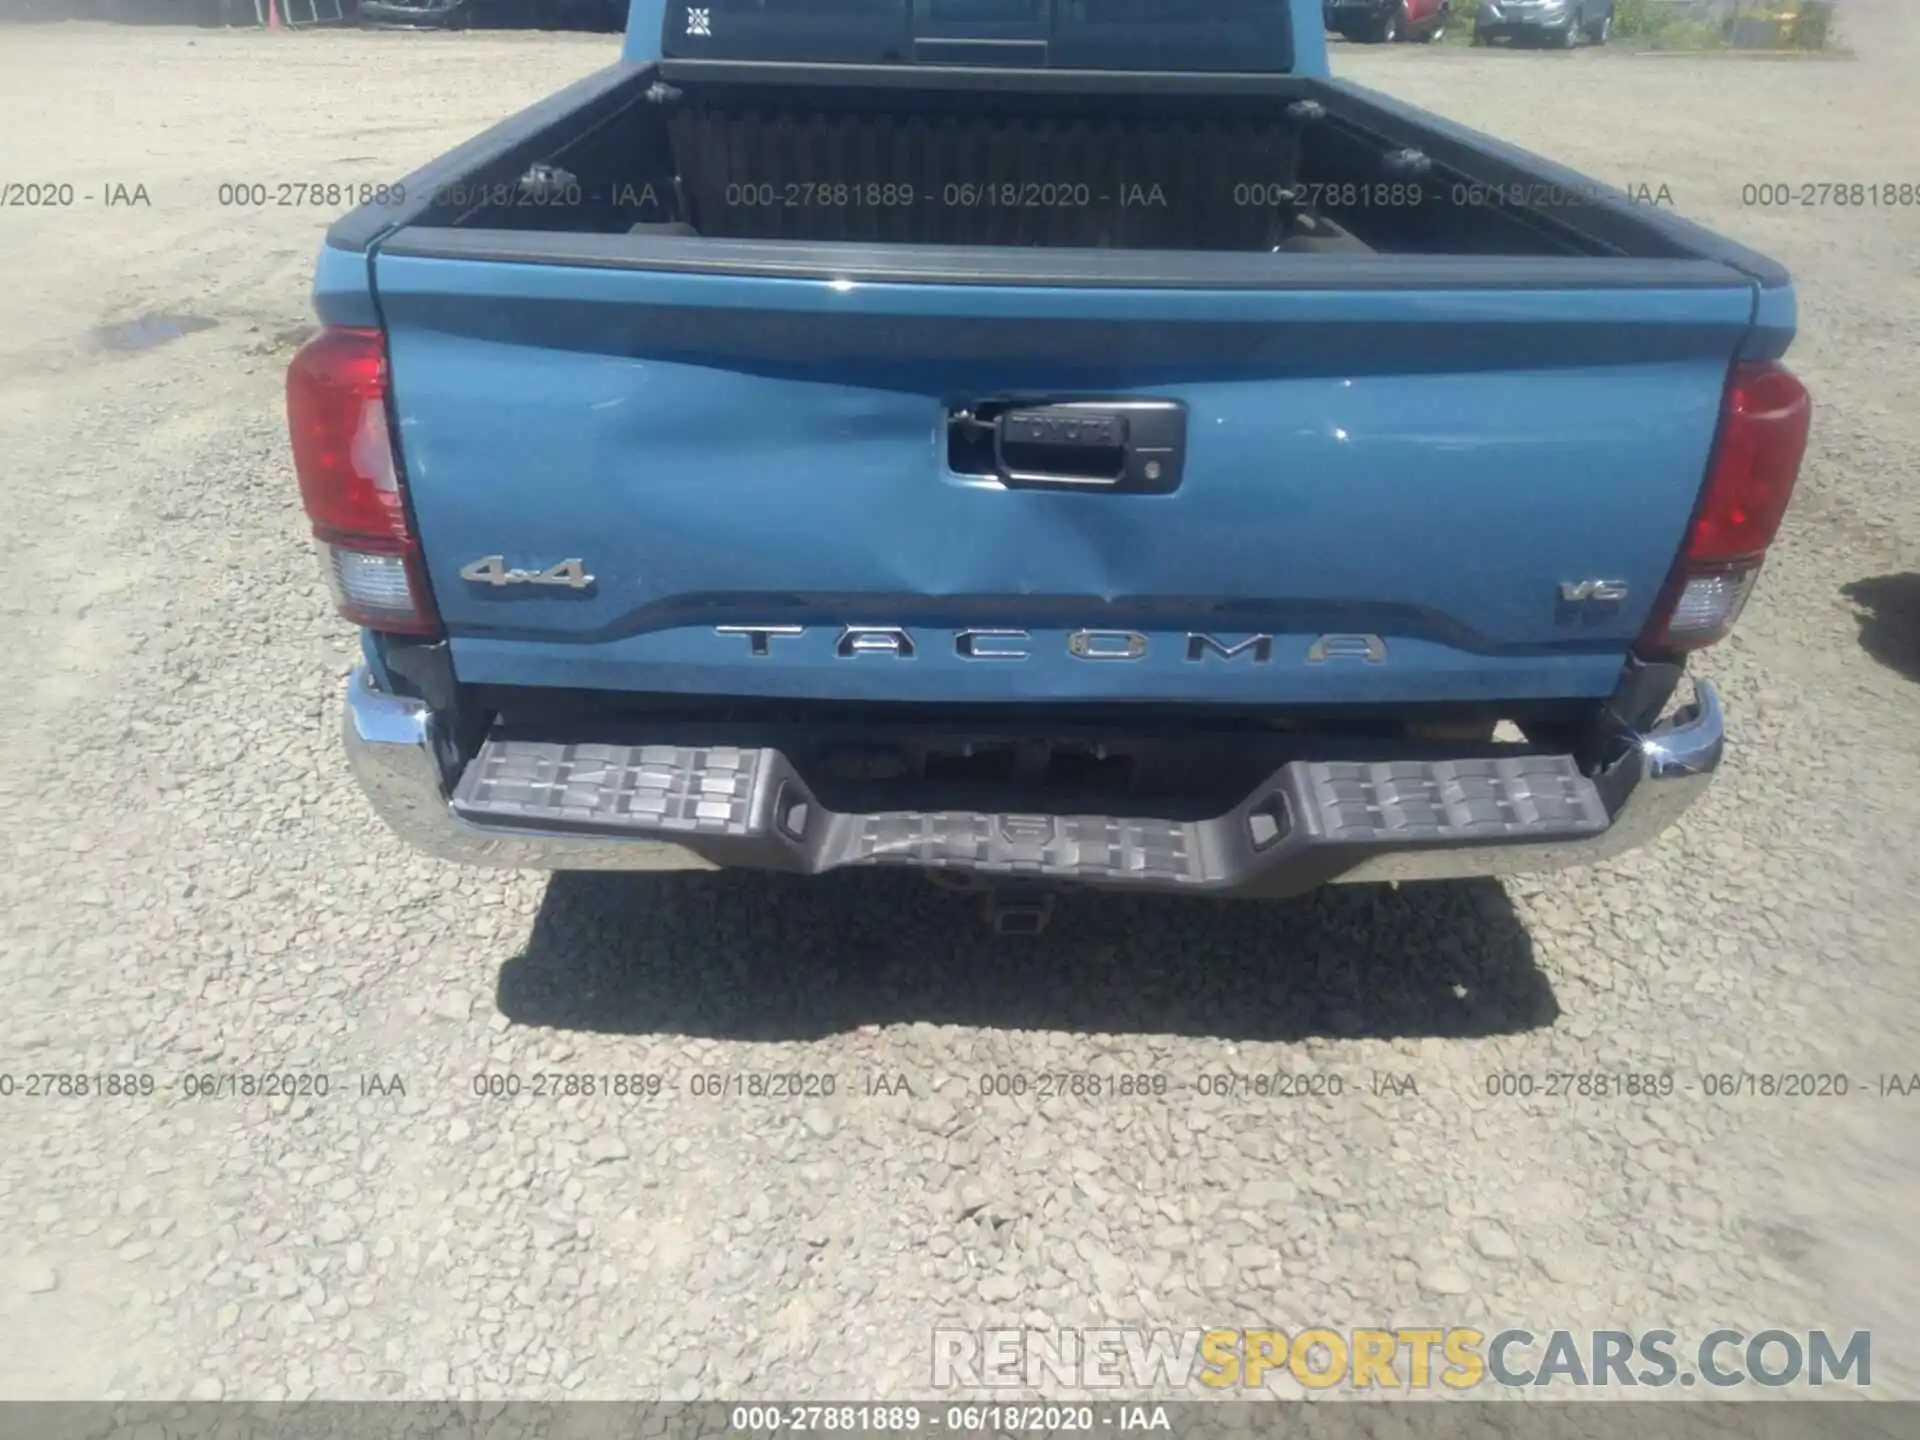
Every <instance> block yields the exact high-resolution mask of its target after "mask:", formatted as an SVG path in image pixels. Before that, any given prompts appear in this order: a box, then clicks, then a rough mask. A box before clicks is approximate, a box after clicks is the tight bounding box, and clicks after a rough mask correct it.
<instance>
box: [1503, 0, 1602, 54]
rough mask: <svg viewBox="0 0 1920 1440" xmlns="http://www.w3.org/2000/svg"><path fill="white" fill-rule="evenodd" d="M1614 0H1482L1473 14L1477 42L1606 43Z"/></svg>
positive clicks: (1566, 47)
mask: <svg viewBox="0 0 1920 1440" xmlns="http://www.w3.org/2000/svg"><path fill="white" fill-rule="evenodd" d="M1613 5H1614V0H1480V8H1479V10H1478V11H1476V12H1475V14H1474V17H1473V43H1474V44H1476V45H1491V44H1493V43H1494V42H1495V41H1496V40H1528V41H1531V42H1533V43H1534V44H1544V45H1554V46H1557V47H1559V48H1560V49H1562V50H1572V49H1574V48H1576V47H1577V46H1578V45H1579V44H1580V42H1581V41H1582V40H1591V41H1592V42H1593V43H1594V44H1595V45H1604V44H1606V43H1607V41H1608V40H1609V39H1611V38H1612V37H1613Z"/></svg>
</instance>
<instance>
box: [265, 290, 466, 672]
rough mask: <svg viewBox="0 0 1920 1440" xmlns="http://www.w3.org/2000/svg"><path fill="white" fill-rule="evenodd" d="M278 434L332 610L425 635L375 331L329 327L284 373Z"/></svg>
mask: <svg viewBox="0 0 1920 1440" xmlns="http://www.w3.org/2000/svg"><path fill="white" fill-rule="evenodd" d="M287 428H288V431H289V433H290V434H291V436H292V439H293V465H294V470H295V471H296V472H297V473H298V474H299V477H300V500H301V503H302V504H304V505H305V506H306V511H307V517H308V518H309V519H310V520H311V521H312V522H313V535H314V539H315V540H317V541H318V542H319V543H320V549H321V558H322V563H323V565H324V566H325V568H326V572H327V581H328V584H329V585H330V586H331V587H332V589H333V593H334V599H335V601H336V603H337V604H338V605H339V607H340V613H341V614H342V615H344V616H346V617H347V618H348V619H349V620H352V621H353V622H355V623H356V624H359V625H365V626H367V627H369V628H370V629H374V630H386V631H393V632H397V633H401V634H409V635H434V634H438V633H439V631H440V619H439V616H438V615H437V614H436V613H435V611H434V607H433V594H432V592H431V591H430V590H429V589H428V588H427V583H426V572H425V569H424V567H423V566H422V565H421V563H420V547H419V545H418V544H417V543H416V541H415V538H414V535H413V530H412V527H411V524H410V522H409V520H408V518H407V497H406V489H405V487H404V486H403V485H402V483H401V480H400V472H399V469H398V468H397V466H396V464H395V461H394V454H393V443H392V440H391V438H390V437H389V435H388V433H387V351H386V342H385V340H384V339H383V338H382V336H381V334H380V332H379V331H378V330H357V329H347V328H344V327H333V326H330V327H328V328H327V329H325V330H322V331H321V332H320V333H319V334H318V335H316V336H314V337H313V339H311V340H309V341H308V342H307V343H306V344H305V345H303V346H301V347H300V349H299V351H298V353H296V354H295V355H294V357H293V362H292V363H291V364H290V365H289V366H288V367H287Z"/></svg>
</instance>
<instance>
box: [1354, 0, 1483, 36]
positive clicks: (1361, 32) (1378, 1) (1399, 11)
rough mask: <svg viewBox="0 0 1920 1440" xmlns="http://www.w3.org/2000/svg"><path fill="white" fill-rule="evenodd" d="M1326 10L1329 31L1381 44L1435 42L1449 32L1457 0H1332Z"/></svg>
mask: <svg viewBox="0 0 1920 1440" xmlns="http://www.w3.org/2000/svg"><path fill="white" fill-rule="evenodd" d="M1324 13H1325V18H1326V22H1327V33H1328V34H1329V35H1340V36H1344V37H1345V38H1346V39H1348V40H1371V41H1375V42H1377V43H1380V44H1392V43H1393V42H1394V41H1396V40H1424V41H1428V42H1432V41H1435V40H1438V39H1440V38H1441V37H1442V36H1443V35H1445V34H1446V33H1447V21H1448V19H1449V18H1450V17H1451V15H1452V14H1453V4H1452V0H1328V3H1327V5H1326V8H1325V12H1324Z"/></svg>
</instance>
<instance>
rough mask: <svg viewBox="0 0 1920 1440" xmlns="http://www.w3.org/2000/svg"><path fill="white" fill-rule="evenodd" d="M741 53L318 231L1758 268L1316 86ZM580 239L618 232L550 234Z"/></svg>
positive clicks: (1568, 180)
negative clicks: (756, 61)
mask: <svg viewBox="0 0 1920 1440" xmlns="http://www.w3.org/2000/svg"><path fill="white" fill-rule="evenodd" d="M758 68H760V67H755V66H752V65H727V64H705V65H703V64H699V63H694V62H678V63H676V62H672V61H666V62H655V63H651V64H630V63H623V64H621V65H617V66H614V67H612V68H611V69H609V70H607V71H605V72H603V73H601V74H600V75H597V76H593V77H589V79H588V80H586V81H583V82H581V83H580V84H579V85H576V86H574V87H572V88H571V89H570V90H569V91H566V92H562V94H561V95H558V96H555V97H553V99H552V100H550V101H547V102H544V103H543V104H541V105H539V106H536V107H534V108H533V109H532V110H529V111H527V112H525V113H524V114H522V115H520V116H517V117H515V118H514V119H513V120H511V121H508V122H507V123H505V124H503V125H502V126H499V127H497V128H496V129H495V130H493V131H491V132H489V133H488V134H487V135H484V136H482V137H480V138H479V139H478V140H476V141H474V142H472V143H471V144H469V145H468V146H464V147H462V148H461V149H460V150H457V151H455V152H453V153H452V154H450V155H448V156H446V157H444V158H443V159H442V160H440V161H438V162H435V163H434V164H433V165H431V166H429V167H427V168H426V169H425V170H423V171H421V172H419V173H418V174H416V175H414V176H410V177H408V179H407V181H406V183H405V194H406V197H407V198H406V200H405V202H404V203H403V204H402V205H400V206H398V207H379V208H373V209H369V210H368V211H365V212H356V214H355V215H353V216H349V217H348V218H347V219H346V220H345V221H343V222H342V223H341V225H340V226H339V227H337V229H336V232H335V239H336V241H349V242H351V241H354V240H360V241H364V240H365V239H368V238H371V236H372V235H373V234H376V233H379V232H381V231H391V230H392V229H393V228H394V226H396V225H405V226H407V227H408V228H409V229H410V230H414V231H421V230H425V231H431V232H435V233H434V234H433V235H432V236H427V235H420V234H415V235H411V236H409V237H408V238H409V240H410V241H412V242H413V243H415V244H420V243H425V242H427V241H428V240H432V241H437V242H438V243H441V244H451V245H452V247H453V248H452V250H451V251H450V252H449V253H472V246H471V242H470V241H452V240H450V238H449V237H447V236H445V235H444V234H441V233H438V232H443V231H447V230H453V231H457V232H463V235H465V236H471V235H473V234H475V233H483V234H486V235H489V236H494V237H502V238H501V239H499V240H498V241H497V242H496V243H495V244H494V245H493V246H492V249H493V250H494V251H495V252H497V253H501V254H506V253H511V254H512V255H514V256H515V257H516V258H527V259H534V260H537V259H539V258H541V256H542V255H543V254H545V255H550V256H552V257H553V258H556V259H558V258H562V257H566V258H572V257H577V256H578V255H580V254H582V253H594V254H600V255H605V256H608V257H610V258H611V259H615V260H616V261H621V262H624V263H645V261H646V260H647V258H648V257H652V256H656V255H657V256H660V257H661V258H662V259H663V260H664V261H665V262H666V263H671V264H682V263H685V264H694V265H699V266H702V267H703V268H709V267H711V266H713V265H715V264H722V265H739V266H743V267H747V268H757V269H761V270H765V269H766V268H767V267H769V266H773V267H776V268H777V267H778V266H779V264H780V260H781V257H780V256H779V254H778V252H777V251H776V250H774V249H770V248H766V247H762V246H756V247H753V248H752V249H749V250H741V249H739V248H737V247H730V246H729V244H728V242H736V241H755V242H763V241H771V242H784V243H785V244H787V245H789V246H794V247H806V248H805V250H804V251H799V250H796V251H794V252H792V253H790V254H789V255H788V256H787V257H786V259H787V260H788V261H794V260H799V261H802V262H803V263H804V264H806V265H809V266H816V267H817V265H818V263H819V262H820V261H821V260H823V259H828V258H837V259H839V260H841V261H843V262H844V261H847V260H850V259H853V258H855V257H854V255H853V253H852V252H850V251H849V252H842V253H840V254H839V255H837V256H833V257H829V256H823V255H821V254H820V253H819V252H817V251H815V250H814V249H813V248H812V247H817V246H823V245H824V246H860V247H866V248H867V249H868V250H869V252H870V253H869V256H868V258H869V259H871V260H872V261H873V262H874V263H881V261H882V255H881V254H880V253H879V252H882V251H886V250H894V249H901V248H907V249H923V250H926V251H929V252H934V251H942V250H950V249H955V248H961V249H965V248H983V249H986V248H997V249H1014V250H1026V251H1029V252H1033V253H1031V254H1030V255H1029V257H1028V262H1029V263H1037V264H1038V266H1039V267H1040V268H1041V269H1042V270H1043V271H1044V273H1045V274H1046V275H1047V276H1048V277H1049V279H1048V281H1047V283H1056V282H1057V278H1058V277H1060V276H1062V275H1065V274H1069V273H1072V272H1073V271H1074V270H1075V269H1076V268H1078V269H1079V270H1081V271H1083V272H1084V273H1085V274H1087V275H1088V276H1089V277H1090V278H1098V277H1099V276H1101V275H1102V274H1105V273H1109V272H1110V267H1111V262H1110V257H1111V256H1112V255H1113V254H1114V253H1116V252H1119V253H1131V252H1146V251H1152V252H1158V253H1161V254H1162V255H1163V256H1174V255H1188V256H1205V257H1207V258H1208V260H1210V261H1217V260H1218V259H1220V258H1221V257H1223V256H1225V255H1234V254H1238V255H1246V256H1261V257H1266V256H1274V255H1286V256H1291V255H1298V254H1313V255H1324V256H1329V257H1344V258H1345V259H1347V260H1349V261H1351V260H1354V259H1357V258H1363V257H1367V256H1376V255H1390V256H1410V257H1411V256H1420V257H1486V258H1490V259H1491V258H1500V259H1513V258H1572V257H1588V258H1594V259H1614V260H1623V259H1624V260H1641V261H1660V262H1686V261H1698V260H1711V261H1717V262H1721V263H1732V264H1735V265H1736V266H1748V267H1758V268H1757V269H1755V270H1752V271H1750V273H1753V274H1755V277H1756V278H1761V279H1767V278H1770V277H1774V276H1776V275H1777V271H1776V269H1775V267H1772V266H1771V265H1770V264H1769V262H1766V261H1765V260H1763V259H1762V258H1761V257H1759V256H1755V255H1751V254H1749V253H1747V252H1743V251H1740V250H1739V249H1738V247H1733V246H1729V245H1728V244H1727V243H1726V242H1724V241H1722V240H1720V239H1719V238H1718V237H1716V236H1713V235H1711V234H1709V233H1708V232H1705V231H1702V230H1699V229H1697V228H1696V227H1693V226H1690V225H1688V224H1686V223H1685V222H1684V221H1680V220H1679V219H1678V218H1677V217H1675V216H1673V215H1672V214H1671V213H1669V212H1663V211H1658V210H1655V209H1654V208H1653V207H1652V206H1650V205H1641V204H1635V203H1632V202H1631V201H1630V200H1629V198H1628V197H1627V196H1626V195H1625V194H1624V193H1622V192H1619V191H1617V190H1615V189H1613V188H1612V187H1609V186H1604V185H1601V184H1598V183H1596V182H1594V181H1592V180H1590V179H1587V178H1586V177H1583V176H1580V175H1576V174H1574V173H1572V172H1569V171H1565V170H1562V169H1560V168H1559V167H1557V166H1554V165H1551V164H1550V163H1548V162H1546V161H1543V160H1540V159H1538V158H1537V157H1532V156H1527V155H1524V154H1523V153H1522V152H1518V151H1515V150H1513V149H1512V148H1511V147H1508V146H1505V145H1502V144H1500V143H1499V142H1497V141H1493V140H1491V139H1489V138H1487V137H1484V136H1479V135H1476V134H1474V133H1473V132H1471V131H1466V130H1463V129H1461V128H1459V127H1455V126H1452V125H1449V124H1447V123H1446V122H1443V121H1438V120H1437V118H1436V117H1433V116H1429V115H1424V114H1422V113H1420V112H1418V111H1414V110H1411V109H1409V108H1408V107H1404V106H1401V105H1399V104H1397V103H1396V102H1393V101H1391V100H1389V99H1388V98H1387V97H1385V96H1381V95H1377V94H1374V93H1372V92H1369V91H1366V90H1364V89H1362V88H1361V87H1358V86H1354V85H1350V84H1344V83H1341V82H1338V81H1332V80H1321V79H1308V78H1296V77H1289V76H1271V77H1240V78H1239V79H1238V81H1237V82H1235V81H1234V79H1233V77H1224V78H1223V77H1214V78H1210V79H1209V80H1208V82H1207V84H1206V85H1205V87H1204V88H1198V89H1196V88H1195V87H1193V86H1191V85H1181V84H1178V83H1174V82H1175V80H1177V78H1178V77H1165V76H1155V75H1126V76H1120V75H1114V76H1105V77H1098V79H1097V83H1096V82H1094V81H1090V80H1089V78H1088V77H1084V76H1067V75H1061V74H1057V73H1049V72H1038V73H1034V74H1030V75H1021V76H1019V77H1017V78H1016V79H1014V80H1010V79H1009V78H1008V77H1005V76H996V75H994V74H993V73H992V72H986V73H982V72H977V71H973V70H967V69H955V70H952V71H941V70H938V69H933V70H929V69H926V68H921V69H916V70H912V71H907V72H902V71H899V70H897V69H896V70H890V71H887V70H882V68H881V67H875V70H874V71H873V72H862V71H861V70H860V67H848V66H821V67H815V68H814V69H811V70H806V71H803V72H801V74H802V76H803V77H804V78H796V77H795V75H794V73H793V72H794V70H795V67H778V68H779V69H781V70H782V71H783V72H784V74H783V78H781V79H779V80H775V79H773V78H771V77H770V76H769V75H766V74H756V73H754V72H755V71H756V69H758ZM507 236H511V237H514V239H513V240H512V241H511V242H508V241H506V240H505V239H504V237H507ZM582 236H593V237H608V238H618V239H619V240H620V242H621V243H620V244H618V245H616V246H611V247H608V246H599V245H595V246H591V247H587V250H586V251H583V250H582V248H581V247H579V246H577V245H572V244H569V243H568V238H567V237H582ZM689 240H697V241H701V242H706V243H705V244H704V245H689V244H686V243H684V242H686V241H689ZM663 245H664V247H665V248H659V247H661V246H663ZM549 247H550V248H549ZM1049 250H1070V251H1077V252H1081V253H1080V254H1078V255H1076V256H1075V257H1074V258H1073V260H1072V261H1067V260H1063V259H1062V258H1061V257H1057V256H1046V257H1045V258H1044V259H1041V258H1040V256H1041V254H1042V253H1043V252H1045V251H1049ZM703 257H704V258H703ZM912 258H914V257H911V256H906V255H894V256H891V257H887V268H889V269H891V270H892V271H893V272H894V273H902V267H903V266H905V265H906V264H907V263H908V262H909V261H910V260H911V259H912ZM922 258H924V259H926V260H927V261H928V263H929V264H930V265H933V266H935V267H936V268H938V266H939V263H940V262H939V260H938V259H937V257H936V256H935V255H933V254H931V253H930V254H928V255H926V256H924V257H922ZM983 258H984V257H983ZM987 263H988V264H989V265H990V270H991V273H994V274H999V273H1002V272H1008V271H1017V269H1018V268H1019V262H1018V261H1017V260H1015V259H1012V258H1011V257H1007V256H1000V257H994V258H993V259H991V260H990V261H987ZM948 268H951V267H950V266H949V267H948ZM1160 268H1162V269H1164V270H1167V271H1169V272H1170V273H1172V272H1178V271H1179V270H1180V269H1181V266H1180V265H1179V264H1178V263H1176V262H1170V261H1164V260H1163V262H1162V265H1161V267H1160ZM1123 269H1124V270H1125V271H1126V273H1138V267H1137V266H1126V267H1123ZM1761 272H1764V274H1763V273H1761ZM1228 273H1230V274H1233V275H1257V274H1260V273H1262V272H1261V269H1260V267H1258V266H1256V267H1253V268H1251V269H1248V268H1247V267H1237V268H1236V269H1234V270H1233V271H1230V272H1228ZM1266 273H1271V274H1280V273H1284V272H1282V271H1277V270H1271V269H1270V270H1268V271H1267V272H1266ZM1588 273H1589V274H1593V273H1596V272H1588ZM1669 273H1670V274H1672V275H1674V276H1676V277H1677V276H1678V275H1680V274H1681V273H1682V272H1669ZM1780 278H1781V279H1783V278H1784V277H1780Z"/></svg>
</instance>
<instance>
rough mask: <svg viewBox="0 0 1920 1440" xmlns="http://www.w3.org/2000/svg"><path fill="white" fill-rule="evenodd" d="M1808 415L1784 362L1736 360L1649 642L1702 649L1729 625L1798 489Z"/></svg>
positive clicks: (1647, 645)
mask: <svg viewBox="0 0 1920 1440" xmlns="http://www.w3.org/2000/svg"><path fill="white" fill-rule="evenodd" d="M1812 419H1813V401H1812V398H1811V397H1810V396H1809V395H1808V394H1807V389H1806V387H1805V386H1804V385H1802V384H1801V383H1800V382H1799V380H1798V379H1796V378H1795V377H1794V375H1793V372H1792V371H1790V370H1788V369H1787V368H1786V367H1785V366H1784V365H1780V364H1778V363H1776V362H1774V361H1771V360H1767V361H1757V362H1752V363H1746V364H1740V365H1736V366H1735V367H1734V369H1733V374H1732V376H1731V377H1730V378H1729V379H1728V382H1727V394H1726V399H1725V402H1724V404H1723V406H1722V409H1721V414H1720V434H1719V438H1718V440H1717V442H1716V444H1715V446H1714V453H1713V463H1712V465H1711V466H1710V467H1709V469H1708V471H1707V480H1706V484H1705V485H1704V486H1702V487H1701V491H1700V500H1699V503H1698V505H1696V506H1695V508H1694V514H1693V522H1692V525H1691V526H1690V528H1689V529H1688V532H1687V543H1686V546H1685V548H1684V549H1683V550H1682V551H1681V554H1680V559H1679V563H1678V564H1677V565H1675V567H1674V571H1673V575H1672V577H1671V578H1670V579H1669V580H1668V582H1667V586H1666V589H1665V590H1664V591H1663V592H1662V594H1661V597H1660V602H1659V604H1658V605H1657V606H1656V607H1655V608H1654V613H1653V617H1652V619H1651V621H1650V622H1649V623H1648V626H1647V631H1646V634H1645V635H1644V636H1643V637H1642V639H1641V648H1642V649H1643V650H1649V651H1672V650H1697V649H1700V648H1701V647H1703V646H1706V645H1711V644H1713V643H1714V642H1715V641H1718V640H1721V639H1724V638H1725V637H1726V635H1727V632H1728V631H1730V630H1731V629H1732V628H1733V624H1734V621H1736V620H1738V619H1739V618H1740V611H1741V609H1742V608H1743V607H1744V606H1745V605H1746V602H1747V596H1748V595H1749V594H1750V593H1752V590H1753V583H1754V581H1755V579H1756V578H1757V577H1758V575H1759V572H1760V567H1761V565H1762V564H1763V563H1764V562H1765V560H1766V553H1767V547H1768V546H1769V545H1771V544H1772V543H1773V538H1774V536H1775V535H1777V534H1778V533H1779V531H1780V522H1781V520H1782V519H1783V518H1784V517H1785V515H1786V513H1787V502H1788V501H1789V500H1791V499H1792V498H1793V485H1794V481H1795V480H1797V479H1798V478H1799V476H1800V462H1801V460H1802V459H1803V458H1804V457H1805V455H1806V452H1807V433H1808V429H1809V427H1810V425H1811V423H1812Z"/></svg>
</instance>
